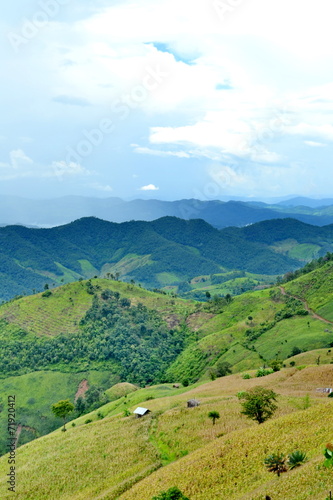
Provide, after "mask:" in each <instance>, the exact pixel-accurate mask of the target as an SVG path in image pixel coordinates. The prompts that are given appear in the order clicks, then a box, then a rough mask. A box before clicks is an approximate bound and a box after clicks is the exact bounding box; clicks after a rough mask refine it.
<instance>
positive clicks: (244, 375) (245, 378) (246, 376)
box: [242, 373, 251, 380]
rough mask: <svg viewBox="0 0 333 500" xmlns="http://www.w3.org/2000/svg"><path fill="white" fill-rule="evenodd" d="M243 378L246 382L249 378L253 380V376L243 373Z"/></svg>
mask: <svg viewBox="0 0 333 500" xmlns="http://www.w3.org/2000/svg"><path fill="white" fill-rule="evenodd" d="M242 378H243V379H244V380H248V379H249V378H251V375H250V374H249V373H243V375H242Z"/></svg>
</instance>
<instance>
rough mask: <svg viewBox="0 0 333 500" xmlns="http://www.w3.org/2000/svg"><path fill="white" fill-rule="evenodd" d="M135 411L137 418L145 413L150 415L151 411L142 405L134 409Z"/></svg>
mask: <svg viewBox="0 0 333 500" xmlns="http://www.w3.org/2000/svg"><path fill="white" fill-rule="evenodd" d="M133 413H134V414H135V415H136V417H137V418H141V417H143V416H144V415H148V413H150V410H148V408H141V406H138V408H137V409H136V410H134V412H133Z"/></svg>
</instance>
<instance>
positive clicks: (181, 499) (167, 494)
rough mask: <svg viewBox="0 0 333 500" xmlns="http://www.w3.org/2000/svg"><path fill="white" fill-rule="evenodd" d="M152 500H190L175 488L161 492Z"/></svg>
mask: <svg viewBox="0 0 333 500" xmlns="http://www.w3.org/2000/svg"><path fill="white" fill-rule="evenodd" d="M152 500H190V499H189V498H188V497H186V496H185V495H184V494H183V493H182V492H181V491H180V490H179V489H178V488H177V487H176V486H173V487H172V488H169V489H168V491H161V493H160V494H159V495H158V496H157V497H153V498H152Z"/></svg>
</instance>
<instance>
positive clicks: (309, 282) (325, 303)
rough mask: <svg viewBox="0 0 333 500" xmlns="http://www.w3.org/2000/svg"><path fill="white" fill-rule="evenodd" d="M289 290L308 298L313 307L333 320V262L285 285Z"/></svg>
mask: <svg viewBox="0 0 333 500" xmlns="http://www.w3.org/2000/svg"><path fill="white" fill-rule="evenodd" d="M285 289H286V291H287V292H289V293H291V294H293V295H297V296H298V297H301V298H302V299H304V300H306V301H307V302H308V304H309V306H310V308H311V309H313V310H314V311H316V312H317V313H318V314H320V315H321V316H324V317H325V318H326V319H328V320H330V321H333V262H327V264H325V266H323V267H321V268H319V269H316V270H315V271H312V272H311V273H308V274H305V275H304V276H301V277H300V278H298V279H296V280H294V281H291V282H290V283H287V284H286V285H285Z"/></svg>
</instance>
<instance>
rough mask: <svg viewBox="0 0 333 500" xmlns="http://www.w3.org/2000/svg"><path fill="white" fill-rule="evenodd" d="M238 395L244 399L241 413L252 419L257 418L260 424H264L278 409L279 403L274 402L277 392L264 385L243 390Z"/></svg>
mask: <svg viewBox="0 0 333 500" xmlns="http://www.w3.org/2000/svg"><path fill="white" fill-rule="evenodd" d="M238 397H239V399H241V400H244V401H243V403H242V407H243V410H242V411H241V413H243V415H246V416H247V417H249V418H251V419H252V420H256V421H257V422H258V424H262V423H263V422H265V421H266V420H267V419H269V418H270V417H271V416H272V415H273V413H274V412H275V410H276V409H277V405H276V404H275V403H274V401H276V398H277V394H276V393H275V392H274V391H272V390H270V389H265V388H264V387H260V386H258V387H254V388H253V389H250V390H249V391H247V392H242V393H241V394H239V396H238Z"/></svg>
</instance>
